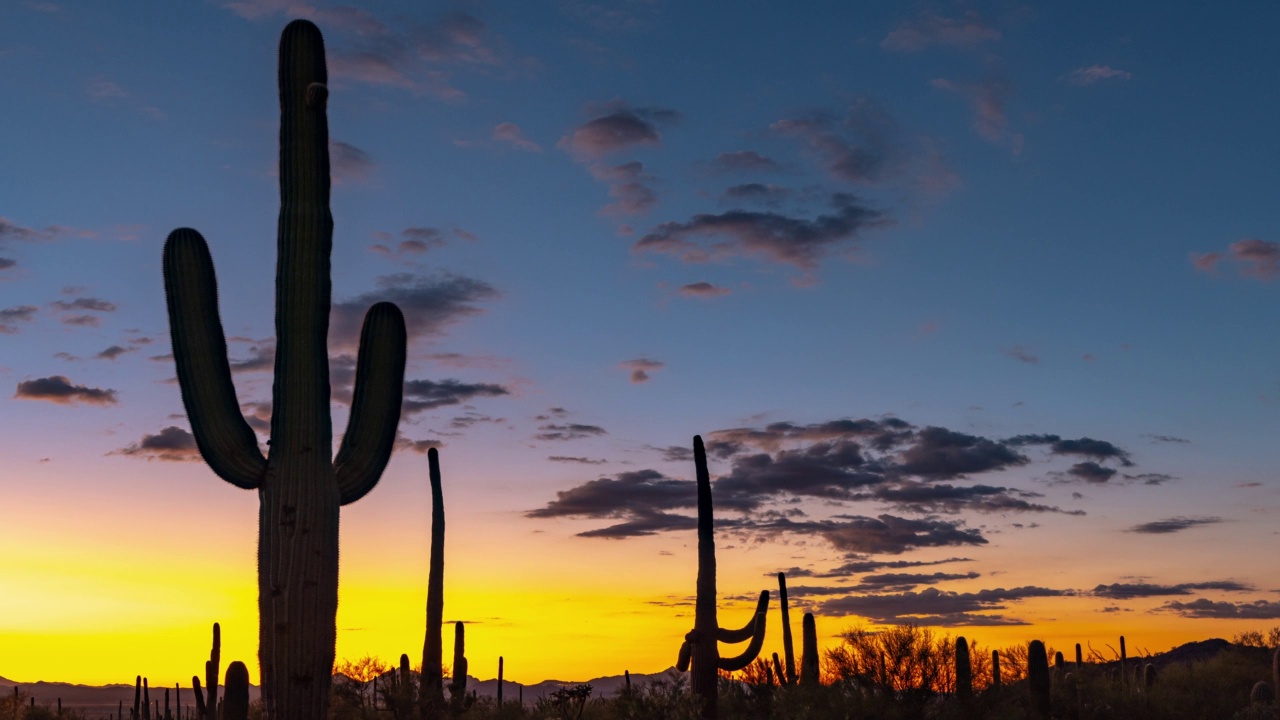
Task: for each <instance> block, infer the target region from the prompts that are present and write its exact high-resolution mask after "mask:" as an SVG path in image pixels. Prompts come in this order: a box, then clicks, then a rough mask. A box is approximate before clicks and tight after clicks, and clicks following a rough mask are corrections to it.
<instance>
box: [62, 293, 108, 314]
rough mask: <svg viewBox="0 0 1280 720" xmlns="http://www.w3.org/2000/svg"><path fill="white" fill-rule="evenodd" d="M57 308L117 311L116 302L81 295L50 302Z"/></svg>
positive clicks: (64, 310)
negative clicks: (68, 300) (69, 299)
mask: <svg viewBox="0 0 1280 720" xmlns="http://www.w3.org/2000/svg"><path fill="white" fill-rule="evenodd" d="M49 305H50V306H51V307H53V308H54V309H55V310H59V311H62V312H71V311H74V310H92V311H93V312H115V310H116V304H115V303H113V302H108V301H106V300H101V299H99V298H91V297H79V298H76V299H75V300H72V301H71V302H65V301H63V300H54V301H53V302H51V303H49Z"/></svg>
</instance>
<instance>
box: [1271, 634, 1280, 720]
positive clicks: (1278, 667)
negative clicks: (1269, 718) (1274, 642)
mask: <svg viewBox="0 0 1280 720" xmlns="http://www.w3.org/2000/svg"><path fill="white" fill-rule="evenodd" d="M1271 692H1272V696H1273V697H1275V698H1276V700H1277V702H1276V718H1277V720H1280V648H1276V651H1275V654H1274V655H1272V656H1271Z"/></svg>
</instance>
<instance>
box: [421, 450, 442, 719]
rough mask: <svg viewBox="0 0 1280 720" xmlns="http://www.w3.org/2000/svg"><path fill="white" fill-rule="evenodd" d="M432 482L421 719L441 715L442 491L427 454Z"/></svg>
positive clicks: (435, 462)
mask: <svg viewBox="0 0 1280 720" xmlns="http://www.w3.org/2000/svg"><path fill="white" fill-rule="evenodd" d="M427 471H428V475H429V476H430V479H431V560H430V563H431V566H430V569H429V570H428V571H427V632H426V637H425V639H424V640H423V643H422V682H421V686H420V687H419V688H418V703H419V712H418V714H419V716H420V717H421V720H437V719H438V718H439V717H440V716H441V713H443V712H444V667H443V662H444V658H443V655H444V641H443V639H442V638H441V637H440V635H441V633H442V632H443V631H442V630H441V627H440V626H441V624H443V623H444V492H443V490H442V489H441V487H440V454H439V453H438V452H437V451H436V449H435V448H431V449H430V450H428V451H427Z"/></svg>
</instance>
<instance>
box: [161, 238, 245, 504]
mask: <svg viewBox="0 0 1280 720" xmlns="http://www.w3.org/2000/svg"><path fill="white" fill-rule="evenodd" d="M164 293H165V300H166V302H167V304H168V307H169V336H170V338H171V339H172V341H173V359H174V362H175V364H176V365H177V370H178V385H179V386H180V387H181V388H182V404H183V406H184V407H186V409H187V417H188V419H190V421H191V432H192V434H194V435H195V438H196V446H197V447H199V448H200V455H201V456H202V457H203V458H204V461H205V462H206V463H208V464H209V467H210V469H212V470H213V472H214V473H216V474H217V475H218V477H220V478H222V479H223V480H226V481H227V482H229V483H231V484H232V485H235V486H236V487H239V488H244V489H246V490H253V489H255V488H257V487H258V486H259V485H261V484H262V476H263V473H264V472H265V471H266V468H267V460H266V458H264V457H263V456H262V453H261V452H260V451H259V450H258V437H257V436H256V435H254V433H253V428H251V427H249V423H247V422H245V419H244V415H242V414H240V405H239V403H238V402H237V400H236V389H235V386H234V385H233V384H232V383H231V366H230V364H229V363H228V362H227V341H226V337H225V335H224V334H223V332H222V320H221V318H220V317H219V316H218V282H217V279H216V277H215V276H214V272H213V258H212V257H210V255H209V246H208V244H207V243H205V241H204V238H203V237H201V236H200V233H198V232H196V231H195V230H192V229H191V228H178V229H177V230H174V231H173V232H171V233H169V237H168V239H167V240H165V243H164Z"/></svg>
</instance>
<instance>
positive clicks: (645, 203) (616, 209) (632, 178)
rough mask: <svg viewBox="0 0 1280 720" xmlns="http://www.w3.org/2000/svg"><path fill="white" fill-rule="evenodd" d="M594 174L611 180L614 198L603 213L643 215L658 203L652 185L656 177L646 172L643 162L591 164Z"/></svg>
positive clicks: (593, 175)
mask: <svg viewBox="0 0 1280 720" xmlns="http://www.w3.org/2000/svg"><path fill="white" fill-rule="evenodd" d="M591 176H592V177H594V178H595V179H597V180H599V181H601V182H605V183H609V197H611V198H613V199H614V201H613V202H612V203H609V204H608V205H606V206H604V207H603V208H601V209H600V214H601V215H641V214H644V213H646V212H648V211H649V209H650V208H652V207H653V206H654V205H656V204H657V202H658V194H657V193H656V192H654V190H653V188H652V187H650V186H651V185H652V184H653V182H654V178H653V176H651V175H649V174H647V173H645V171H644V163H642V162H639V161H632V162H628V163H623V164H621V165H592V166H591Z"/></svg>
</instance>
